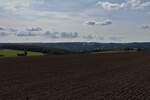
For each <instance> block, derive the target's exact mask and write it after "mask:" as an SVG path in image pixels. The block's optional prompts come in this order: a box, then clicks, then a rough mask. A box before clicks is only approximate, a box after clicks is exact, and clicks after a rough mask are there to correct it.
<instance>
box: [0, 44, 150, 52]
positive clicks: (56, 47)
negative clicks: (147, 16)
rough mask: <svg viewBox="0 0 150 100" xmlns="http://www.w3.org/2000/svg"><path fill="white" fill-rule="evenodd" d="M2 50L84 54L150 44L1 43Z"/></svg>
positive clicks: (148, 47)
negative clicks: (85, 52)
mask: <svg viewBox="0 0 150 100" xmlns="http://www.w3.org/2000/svg"><path fill="white" fill-rule="evenodd" d="M0 48H11V49H26V50H32V51H49V50H51V51H63V52H84V51H92V50H96V49H118V48H119V49H123V48H140V49H150V42H143V43H95V42H69V43H0Z"/></svg>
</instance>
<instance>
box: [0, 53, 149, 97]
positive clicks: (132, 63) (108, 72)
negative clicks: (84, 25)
mask: <svg viewBox="0 0 150 100" xmlns="http://www.w3.org/2000/svg"><path fill="white" fill-rule="evenodd" d="M0 100H150V53H148V52H145V53H113V54H83V55H62V56H43V57H17V58H0Z"/></svg>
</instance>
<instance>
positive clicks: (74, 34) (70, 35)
mask: <svg viewBox="0 0 150 100" xmlns="http://www.w3.org/2000/svg"><path fill="white" fill-rule="evenodd" d="M78 36H79V34H78V33H77V32H70V33H68V32H62V33H61V37H62V38H77V37H78Z"/></svg>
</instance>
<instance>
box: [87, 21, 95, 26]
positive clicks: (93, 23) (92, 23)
mask: <svg viewBox="0 0 150 100" xmlns="http://www.w3.org/2000/svg"><path fill="white" fill-rule="evenodd" d="M86 24H87V25H91V26H94V25H96V24H97V23H96V22H95V21H88V22H86Z"/></svg>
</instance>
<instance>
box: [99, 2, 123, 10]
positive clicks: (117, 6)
mask: <svg viewBox="0 0 150 100" xmlns="http://www.w3.org/2000/svg"><path fill="white" fill-rule="evenodd" d="M97 5H98V6H100V7H101V8H103V9H105V10H108V11H110V10H119V9H121V8H124V6H125V4H124V3H122V4H118V3H111V2H107V1H106V2H102V1H99V2H98V3H97Z"/></svg>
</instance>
